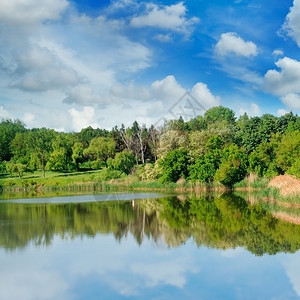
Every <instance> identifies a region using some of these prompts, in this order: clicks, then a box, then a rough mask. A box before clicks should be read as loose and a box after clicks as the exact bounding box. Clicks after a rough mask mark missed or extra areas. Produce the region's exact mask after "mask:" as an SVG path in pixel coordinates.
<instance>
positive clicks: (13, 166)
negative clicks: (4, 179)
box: [6, 161, 27, 179]
mask: <svg viewBox="0 0 300 300" xmlns="http://www.w3.org/2000/svg"><path fill="white" fill-rule="evenodd" d="M6 170H7V172H8V173H9V174H11V175H13V174H14V173H16V174H18V176H19V178H20V179H21V178H22V176H23V174H24V173H25V172H26V171H27V166H26V165H25V164H21V163H15V162H13V161H8V162H7V163H6Z"/></svg>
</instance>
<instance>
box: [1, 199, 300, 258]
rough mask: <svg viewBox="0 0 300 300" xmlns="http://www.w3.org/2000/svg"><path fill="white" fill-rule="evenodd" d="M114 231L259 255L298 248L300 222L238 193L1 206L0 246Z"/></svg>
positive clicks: (38, 243)
mask: <svg viewBox="0 0 300 300" xmlns="http://www.w3.org/2000/svg"><path fill="white" fill-rule="evenodd" d="M97 234H113V235H114V237H115V239H116V240H117V241H119V242H120V241H121V240H122V239H124V238H126V237H127V236H128V234H132V235H133V236H134V238H135V240H136V242H137V243H138V244H139V245H141V244H142V243H143V240H144V239H150V238H151V239H152V240H153V241H154V242H156V243H157V244H158V245H159V244H160V243H161V241H163V242H164V243H165V244H166V245H167V246H169V247H176V246H180V245H182V244H184V243H185V242H186V241H187V240H188V239H190V238H192V239H193V240H194V241H195V242H196V244H197V246H198V247H200V246H202V245H204V246H207V247H213V248H220V249H227V248H235V247H238V246H239V247H244V248H246V249H248V250H249V251H251V252H252V253H254V254H255V255H263V254H265V253H266V254H275V253H277V252H295V251H296V250H298V249H299V248H300V226H297V225H293V224H289V223H286V222H284V221H281V220H278V219H275V218H273V216H272V215H271V213H269V212H268V211H266V210H264V209H263V207H262V206H260V205H259V204H256V205H249V204H248V203H247V202H246V201H245V199H243V198H242V197H239V196H236V195H234V194H224V195H221V196H212V195H204V196H186V195H185V196H180V197H178V198H177V197H169V198H162V199H145V200H135V202H133V201H111V202H97V203H95V202H91V203H77V204H14V203H1V204H0V247H4V248H5V249H8V250H13V249H17V248H18V249H22V248H24V247H26V246H27V245H28V244H29V243H33V244H34V245H36V246H41V245H45V246H48V245H50V244H51V241H52V239H53V237H54V236H55V235H59V236H60V237H61V238H62V239H65V238H71V239H73V238H74V237H78V236H80V237H85V236H88V237H95V235H97Z"/></svg>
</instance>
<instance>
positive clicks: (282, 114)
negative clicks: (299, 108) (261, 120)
mask: <svg viewBox="0 0 300 300" xmlns="http://www.w3.org/2000/svg"><path fill="white" fill-rule="evenodd" d="M288 113H289V111H287V110H285V109H282V108H281V109H278V110H277V116H278V117H281V116H284V115H286V114H288Z"/></svg>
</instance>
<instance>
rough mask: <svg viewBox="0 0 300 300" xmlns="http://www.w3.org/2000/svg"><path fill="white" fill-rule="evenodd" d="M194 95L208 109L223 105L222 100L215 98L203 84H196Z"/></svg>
mask: <svg viewBox="0 0 300 300" xmlns="http://www.w3.org/2000/svg"><path fill="white" fill-rule="evenodd" d="M192 95H193V96H194V97H195V98H196V99H197V101H199V102H200V104H201V105H203V106H204V107H205V108H206V109H208V108H211V107H213V106H218V105H220V104H221V98H220V97H219V96H214V95H213V94H212V93H211V91H210V90H209V88H208V87H207V85H206V84H205V83H202V82H198V83H196V84H195V85H194V86H193V88H192Z"/></svg>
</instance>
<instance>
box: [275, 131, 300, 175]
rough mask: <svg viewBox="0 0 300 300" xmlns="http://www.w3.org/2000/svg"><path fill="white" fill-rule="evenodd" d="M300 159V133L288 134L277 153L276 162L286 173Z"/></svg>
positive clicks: (283, 138)
mask: <svg viewBox="0 0 300 300" xmlns="http://www.w3.org/2000/svg"><path fill="white" fill-rule="evenodd" d="M299 157H300V131H298V130H297V131H292V132H287V133H286V134H285V135H284V136H283V137H282V140H281V143H280V144H279V146H278V149H277V151H276V162H277V164H278V166H279V167H280V168H281V169H282V170H283V172H286V171H287V170H288V169H289V168H291V167H292V166H293V165H294V163H295V162H296V161H297V160H298V159H299Z"/></svg>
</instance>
